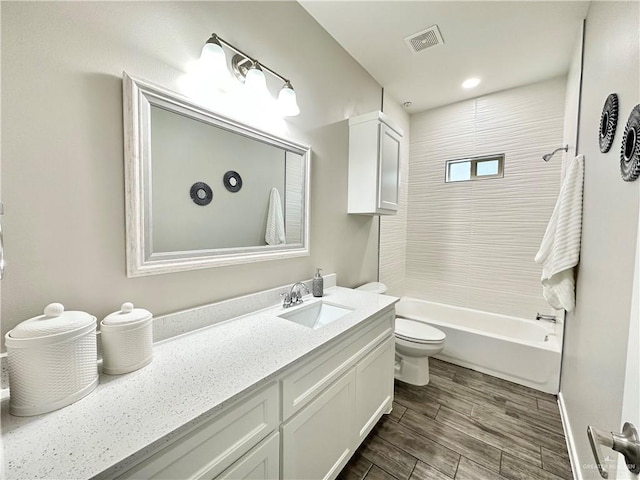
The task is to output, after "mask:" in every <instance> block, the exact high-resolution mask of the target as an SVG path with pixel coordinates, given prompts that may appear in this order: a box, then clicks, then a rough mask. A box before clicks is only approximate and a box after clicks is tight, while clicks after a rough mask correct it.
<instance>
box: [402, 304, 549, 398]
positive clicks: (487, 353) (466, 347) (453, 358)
mask: <svg viewBox="0 0 640 480" xmlns="http://www.w3.org/2000/svg"><path fill="white" fill-rule="evenodd" d="M396 315H397V316H399V317H404V318H410V319H413V320H418V321H421V322H425V323H428V324H430V325H433V326H435V327H436V328H438V329H440V330H442V331H443V332H444V333H445V334H446V335H447V339H446V341H445V345H444V350H442V353H440V354H439V355H436V358H439V359H441V360H444V361H445V362H450V363H455V364H456V365H461V366H463V367H467V368H471V369H473V370H477V371H479V372H483V373H488V374H489V375H493V376H496V377H499V378H503V379H505V380H509V381H511V382H515V383H519V384H520V385H525V386H527V387H531V388H535V389H536V390H541V391H543V392H547V393H552V394H557V393H558V386H559V382H560V354H561V338H560V337H559V336H558V335H556V328H555V326H554V325H553V324H551V323H548V322H539V321H536V320H525V319H522V318H517V317H509V316H506V315H498V314H493V313H487V312H481V311H479V310H471V309H468V308H462V307H454V306H451V305H444V304H441V303H435V302H428V301H425V300H419V299H416V298H411V297H402V298H401V299H400V301H399V302H398V303H397V304H396ZM557 330H558V333H560V332H561V329H560V328H558V329H557Z"/></svg>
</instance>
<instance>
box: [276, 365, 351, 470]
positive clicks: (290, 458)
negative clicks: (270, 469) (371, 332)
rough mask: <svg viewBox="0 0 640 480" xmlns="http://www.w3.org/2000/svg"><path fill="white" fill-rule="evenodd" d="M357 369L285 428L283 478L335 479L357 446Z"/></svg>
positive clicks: (345, 376)
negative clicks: (355, 417)
mask: <svg viewBox="0 0 640 480" xmlns="http://www.w3.org/2000/svg"><path fill="white" fill-rule="evenodd" d="M354 405H355V369H354V368H351V369H350V370H349V371H348V372H347V373H346V374H345V375H344V376H342V377H341V378H340V379H338V380H337V381H336V382H335V383H333V384H332V385H331V386H330V387H329V388H328V389H327V390H325V391H324V392H323V393H322V394H320V395H319V396H318V397H317V398H316V399H315V400H314V401H313V402H311V403H310V404H309V405H307V406H306V407H305V408H303V409H302V410H300V412H298V414H297V415H296V416H294V417H293V418H291V419H290V420H289V421H288V422H286V423H285V424H283V425H282V427H281V435H282V465H281V468H282V478H283V479H291V480H300V479H307V478H308V479H315V480H328V479H333V478H335V477H336V476H337V475H338V473H340V470H341V469H342V467H344V465H345V464H346V463H347V461H348V460H349V458H350V457H351V455H352V454H353V449H354V445H355V435H354V429H355V425H354V421H353V419H354V413H355V412H354Z"/></svg>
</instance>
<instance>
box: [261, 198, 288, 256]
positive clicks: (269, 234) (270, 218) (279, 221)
mask: <svg viewBox="0 0 640 480" xmlns="http://www.w3.org/2000/svg"><path fill="white" fill-rule="evenodd" d="M264 239H265V241H266V242H267V245H280V244H281V243H285V241H286V237H285V232H284V218H283V216H282V204H281V203H280V192H278V189H277V188H275V187H274V188H272V189H271V193H270V194H269V212H268V213H267V231H266V233H265V234H264Z"/></svg>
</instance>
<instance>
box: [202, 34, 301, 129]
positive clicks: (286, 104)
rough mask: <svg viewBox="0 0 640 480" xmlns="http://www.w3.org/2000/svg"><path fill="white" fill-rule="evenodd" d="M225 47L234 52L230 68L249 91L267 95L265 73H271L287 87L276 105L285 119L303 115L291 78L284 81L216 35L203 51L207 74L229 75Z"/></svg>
mask: <svg viewBox="0 0 640 480" xmlns="http://www.w3.org/2000/svg"><path fill="white" fill-rule="evenodd" d="M222 45H224V46H225V47H227V48H228V49H229V50H232V51H233V52H235V55H234V56H233V57H232V58H231V67H232V70H233V73H234V75H235V76H236V78H237V79H238V80H239V81H240V82H242V83H244V85H245V87H246V88H247V90H249V91H250V92H252V93H254V94H259V93H260V92H263V91H264V92H266V91H267V84H266V78H265V76H264V72H265V71H266V72H269V73H270V74H271V75H273V76H274V77H276V78H278V79H279V80H281V81H282V82H284V85H283V86H282V88H281V89H280V92H279V93H278V100H277V104H278V107H279V109H280V112H281V113H282V115H284V116H286V117H295V116H296V115H298V114H299V113H300V108H299V107H298V101H297V98H296V92H295V90H294V89H293V87H292V86H291V82H290V81H289V79H288V78H285V77H283V76H282V75H280V74H279V73H278V72H276V71H275V70H272V69H271V68H269V67H267V66H266V65H264V64H262V63H260V62H258V60H256V59H255V58H253V57H251V56H249V55H247V54H246V53H245V52H243V51H242V50H240V49H239V48H237V47H235V46H234V45H232V44H230V43H229V42H227V41H226V40H224V39H222V38H220V37H219V36H218V35H217V34H215V33H212V34H211V37H210V38H209V40H207V42H206V43H205V44H204V46H203V47H202V53H201V55H200V61H201V63H202V65H203V68H205V69H206V70H207V71H209V72H211V73H214V74H218V75H229V71H228V69H227V66H226V56H225V53H224V49H223V48H222Z"/></svg>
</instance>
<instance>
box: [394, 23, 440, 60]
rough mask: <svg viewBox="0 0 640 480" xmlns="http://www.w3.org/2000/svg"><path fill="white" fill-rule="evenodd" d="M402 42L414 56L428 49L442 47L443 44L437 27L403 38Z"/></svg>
mask: <svg viewBox="0 0 640 480" xmlns="http://www.w3.org/2000/svg"><path fill="white" fill-rule="evenodd" d="M404 41H405V42H406V43H407V45H408V46H409V48H410V49H411V52H412V53H413V54H414V55H415V54H418V53H420V52H422V51H424V50H426V49H428V48H431V47H435V46H436V45H442V44H443V43H444V40H442V35H441V34H440V30H439V29H438V26H437V25H433V26H431V27H429V28H427V29H426V30H423V31H421V32H418V33H414V34H413V35H411V36H409V37H407V38H405V39H404Z"/></svg>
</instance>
